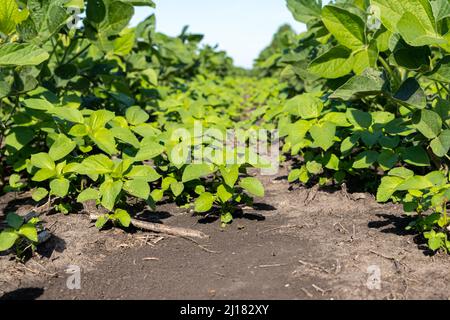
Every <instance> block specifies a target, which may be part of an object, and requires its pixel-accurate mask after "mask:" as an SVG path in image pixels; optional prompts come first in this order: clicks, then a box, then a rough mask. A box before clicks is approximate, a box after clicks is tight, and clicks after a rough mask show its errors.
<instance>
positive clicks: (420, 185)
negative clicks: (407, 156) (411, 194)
mask: <svg viewBox="0 0 450 320" xmlns="http://www.w3.org/2000/svg"><path fill="white" fill-rule="evenodd" d="M431 187H433V183H431V181H430V180H428V179H427V178H426V177H424V176H413V177H410V178H408V179H406V180H405V181H404V182H403V183H401V184H400V185H399V186H397V188H396V190H398V191H408V190H423V189H428V188H431Z"/></svg>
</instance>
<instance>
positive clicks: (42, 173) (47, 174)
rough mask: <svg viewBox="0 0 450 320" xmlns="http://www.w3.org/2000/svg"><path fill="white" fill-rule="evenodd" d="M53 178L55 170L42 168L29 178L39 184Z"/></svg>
mask: <svg viewBox="0 0 450 320" xmlns="http://www.w3.org/2000/svg"><path fill="white" fill-rule="evenodd" d="M54 176H56V170H55V169H46V168H43V169H39V170H38V171H36V173H35V174H34V176H33V177H32V178H31V180H33V181H36V182H41V181H45V180H48V179H50V178H53V177H54Z"/></svg>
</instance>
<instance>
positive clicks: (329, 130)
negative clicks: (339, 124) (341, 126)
mask: <svg viewBox="0 0 450 320" xmlns="http://www.w3.org/2000/svg"><path fill="white" fill-rule="evenodd" d="M309 132H310V134H311V137H312V138H313V140H314V146H316V147H320V148H322V149H323V150H324V151H327V150H328V149H329V148H331V147H332V146H333V144H334V138H335V135H336V125H335V124H333V123H331V122H324V123H322V124H317V125H315V126H313V127H312V128H311V129H310V131H309Z"/></svg>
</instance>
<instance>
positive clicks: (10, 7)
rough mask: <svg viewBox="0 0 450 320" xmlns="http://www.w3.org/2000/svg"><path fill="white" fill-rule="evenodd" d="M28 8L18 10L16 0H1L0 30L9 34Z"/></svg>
mask: <svg viewBox="0 0 450 320" xmlns="http://www.w3.org/2000/svg"><path fill="white" fill-rule="evenodd" d="M27 15H28V10H22V11H21V10H19V7H18V6H17V2H16V0H2V2H1V3H0V32H2V33H4V34H6V35H9V34H10V33H12V32H14V31H15V30H16V26H17V25H18V24H19V23H20V22H22V21H23V20H25V19H26V18H27Z"/></svg>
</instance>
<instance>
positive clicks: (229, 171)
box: [219, 165, 239, 188]
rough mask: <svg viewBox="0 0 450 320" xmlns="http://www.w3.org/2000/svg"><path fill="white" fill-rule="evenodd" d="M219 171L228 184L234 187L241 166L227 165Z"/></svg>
mask: <svg viewBox="0 0 450 320" xmlns="http://www.w3.org/2000/svg"><path fill="white" fill-rule="evenodd" d="M219 171H220V174H221V175H222V178H223V180H224V182H225V183H226V184H227V186H229V187H231V188H233V187H234V185H235V184H236V181H237V180H238V178H239V166H238V165H230V166H227V167H220V169H219Z"/></svg>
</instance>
